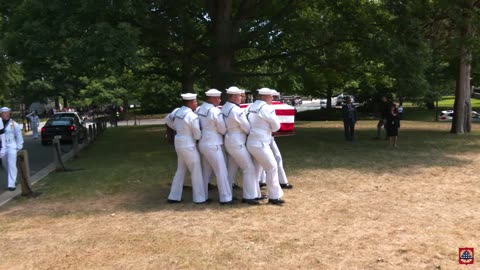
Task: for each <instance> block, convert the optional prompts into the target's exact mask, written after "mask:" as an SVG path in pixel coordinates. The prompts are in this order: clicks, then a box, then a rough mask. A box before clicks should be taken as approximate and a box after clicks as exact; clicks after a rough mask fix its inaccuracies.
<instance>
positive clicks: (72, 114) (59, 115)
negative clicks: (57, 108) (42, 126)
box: [52, 112, 84, 124]
mask: <svg viewBox="0 0 480 270" xmlns="http://www.w3.org/2000/svg"><path fill="white" fill-rule="evenodd" d="M65 117H70V118H76V119H77V120H78V122H80V123H82V124H83V121H84V120H83V118H82V117H81V116H80V114H79V113H77V112H57V113H55V114H54V115H53V116H52V118H65Z"/></svg>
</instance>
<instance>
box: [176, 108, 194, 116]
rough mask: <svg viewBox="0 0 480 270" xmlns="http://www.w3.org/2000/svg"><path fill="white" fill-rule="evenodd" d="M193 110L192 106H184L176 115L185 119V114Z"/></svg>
mask: <svg viewBox="0 0 480 270" xmlns="http://www.w3.org/2000/svg"><path fill="white" fill-rule="evenodd" d="M191 111H192V110H191V109H190V108H188V107H185V106H183V107H181V108H180V109H179V110H178V111H177V112H176V113H175V117H176V118H178V119H183V118H185V116H187V114H188V112H191Z"/></svg>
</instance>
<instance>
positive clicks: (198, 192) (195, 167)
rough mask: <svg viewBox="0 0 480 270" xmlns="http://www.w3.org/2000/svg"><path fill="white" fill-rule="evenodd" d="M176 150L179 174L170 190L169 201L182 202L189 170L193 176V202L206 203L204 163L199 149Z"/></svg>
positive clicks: (176, 174) (176, 175)
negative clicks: (203, 175) (184, 183)
mask: <svg viewBox="0 0 480 270" xmlns="http://www.w3.org/2000/svg"><path fill="white" fill-rule="evenodd" d="M175 150H176V151H177V157H178V165H177V172H176V173H175V176H174V177H173V181H172V188H171V189H170V195H168V199H169V200H176V201H180V200H182V191H183V182H184V181H185V176H186V174H187V170H189V171H190V174H191V176H192V192H193V202H195V203H202V202H205V200H206V197H205V189H204V187H203V178H202V163H201V161H200V154H199V153H198V151H197V148H196V147H188V148H181V149H175Z"/></svg>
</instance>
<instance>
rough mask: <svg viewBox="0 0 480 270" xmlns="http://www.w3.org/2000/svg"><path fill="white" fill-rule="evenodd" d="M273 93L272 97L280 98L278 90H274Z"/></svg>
mask: <svg viewBox="0 0 480 270" xmlns="http://www.w3.org/2000/svg"><path fill="white" fill-rule="evenodd" d="M272 91H273V93H272V95H274V96H280V93H279V92H278V91H277V90H275V89H272Z"/></svg>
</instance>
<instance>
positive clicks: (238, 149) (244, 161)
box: [225, 144, 261, 199]
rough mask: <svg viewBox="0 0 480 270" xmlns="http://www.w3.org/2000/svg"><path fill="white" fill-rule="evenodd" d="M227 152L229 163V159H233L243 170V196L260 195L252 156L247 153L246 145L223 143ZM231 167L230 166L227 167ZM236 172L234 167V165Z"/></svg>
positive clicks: (256, 196)
mask: <svg viewBox="0 0 480 270" xmlns="http://www.w3.org/2000/svg"><path fill="white" fill-rule="evenodd" d="M225 148H226V149H227V153H228V160H229V165H231V163H230V162H231V160H233V161H235V164H236V165H237V166H238V167H240V168H241V169H242V172H243V183H242V187H243V198H244V199H255V198H258V197H260V196H261V193H260V186H259V185H258V179H257V178H256V177H255V165H254V164H253V161H252V157H251V156H250V153H248V150H247V147H246V146H245V145H242V144H239V145H238V144H237V145H228V144H227V145H225ZM228 169H229V170H230V169H233V168H232V167H229V168H228ZM235 172H236V167H235ZM235 172H233V171H229V172H228V175H230V176H232V175H235Z"/></svg>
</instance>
